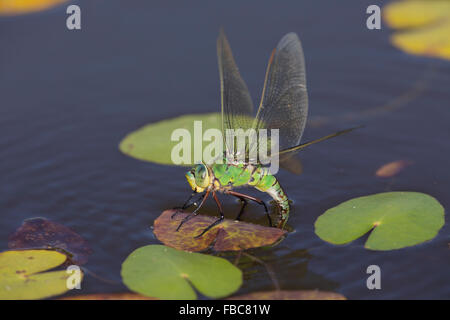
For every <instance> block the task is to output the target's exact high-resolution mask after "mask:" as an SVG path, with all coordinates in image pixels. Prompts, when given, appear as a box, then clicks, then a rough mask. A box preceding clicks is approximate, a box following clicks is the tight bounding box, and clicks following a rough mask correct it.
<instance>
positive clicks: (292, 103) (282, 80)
mask: <svg viewBox="0 0 450 320" xmlns="http://www.w3.org/2000/svg"><path fill="white" fill-rule="evenodd" d="M307 114H308V94H307V90H306V74H305V61H304V56H303V50H302V45H301V43H300V40H299V38H298V36H297V35H296V34H295V33H288V34H287V35H285V36H284V37H283V38H282V39H281V40H280V42H279V43H278V45H277V47H276V48H275V49H274V51H273V52H272V55H271V57H270V60H269V64H268V66H267V72H266V78H265V81H264V88H263V93H262V97H261V103H260V106H259V109H258V113H257V115H256V119H255V124H254V127H255V128H256V129H258V130H259V129H269V130H268V131H270V129H278V130H279V143H278V149H279V150H280V151H281V150H284V149H289V148H291V147H293V146H296V145H298V144H299V143H300V139H301V137H302V134H303V130H304V129H305V124H306V118H307ZM286 156H288V155H286ZM280 161H281V164H282V165H283V159H281V158H280ZM292 161H293V160H292V159H291V161H290V162H292ZM288 162H289V161H286V163H288Z"/></svg>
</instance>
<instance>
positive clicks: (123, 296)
mask: <svg viewBox="0 0 450 320" xmlns="http://www.w3.org/2000/svg"><path fill="white" fill-rule="evenodd" d="M58 300H156V299H155V298H150V297H146V296H143V295H140V294H137V293H131V292H122V293H94V294H81V295H76V296H70V297H63V298H59V299H58Z"/></svg>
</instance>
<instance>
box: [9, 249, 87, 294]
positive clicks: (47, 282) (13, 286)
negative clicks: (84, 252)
mask: <svg viewBox="0 0 450 320" xmlns="http://www.w3.org/2000/svg"><path fill="white" fill-rule="evenodd" d="M65 260H66V256H65V255H64V254H62V253H59V252H56V251H49V250H23V251H5V252H0V299H8V300H17V299H41V298H47V297H51V296H55V295H59V294H63V293H64V292H66V291H68V290H69V289H68V288H67V279H68V277H70V276H71V274H69V273H67V272H66V270H62V271H51V272H44V273H40V272H42V271H46V270H49V269H53V268H55V267H57V266H59V265H61V264H62V263H63V262H64V261H65ZM80 276H81V279H82V273H80Z"/></svg>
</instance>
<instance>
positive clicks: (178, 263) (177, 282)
mask: <svg viewBox="0 0 450 320" xmlns="http://www.w3.org/2000/svg"><path fill="white" fill-rule="evenodd" d="M121 274H122V280H123V282H124V283H125V285H126V286H127V287H128V288H129V289H130V290H132V291H135V292H137V293H140V294H143V295H146V296H149V297H156V298H159V299H196V297H197V295H196V293H195V291H194V289H193V287H195V288H196V289H197V290H198V291H199V292H200V293H202V294H203V295H205V296H207V297H211V298H221V297H225V296H227V295H230V294H232V293H233V292H235V291H236V290H237V289H239V287H240V286H241V284H242V272H241V270H239V269H238V268H236V267H235V266H234V265H232V264H231V263H230V262H229V261H228V260H225V259H223V258H218V257H213V256H210V255H205V254H200V253H192V252H185V251H179V250H175V249H172V248H169V247H166V246H163V245H148V246H145V247H141V248H139V249H137V250H135V251H133V252H132V253H131V254H130V255H129V256H128V258H127V259H126V260H125V261H124V262H123V264H122V271H121ZM192 286H193V287H192Z"/></svg>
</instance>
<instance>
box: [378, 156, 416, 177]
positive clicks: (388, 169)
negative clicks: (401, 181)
mask: <svg viewBox="0 0 450 320" xmlns="http://www.w3.org/2000/svg"><path fill="white" fill-rule="evenodd" d="M412 163H413V162H412V161H408V160H397V161H392V162H389V163H386V164H385V165H383V166H381V167H380V168H379V169H378V170H377V172H376V173H375V175H376V176H377V177H380V178H390V177H393V176H395V175H397V174H398V173H400V171H402V170H403V169H405V168H406V167H407V166H410V165H411V164H412Z"/></svg>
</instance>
